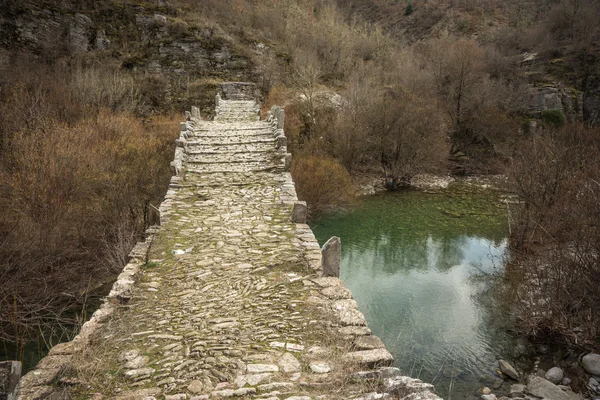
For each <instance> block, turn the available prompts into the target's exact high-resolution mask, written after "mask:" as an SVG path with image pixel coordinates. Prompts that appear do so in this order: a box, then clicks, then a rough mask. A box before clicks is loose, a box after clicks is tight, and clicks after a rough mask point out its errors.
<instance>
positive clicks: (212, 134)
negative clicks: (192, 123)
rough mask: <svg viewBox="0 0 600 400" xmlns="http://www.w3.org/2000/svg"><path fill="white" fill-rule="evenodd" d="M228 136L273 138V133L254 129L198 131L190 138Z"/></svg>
mask: <svg viewBox="0 0 600 400" xmlns="http://www.w3.org/2000/svg"><path fill="white" fill-rule="evenodd" d="M228 136H246V137H261V136H262V137H271V138H272V137H274V135H273V132H272V131H270V130H267V129H261V130H258V129H255V130H252V131H245V132H244V131H238V130H230V131H200V132H194V133H193V134H192V135H191V137H192V138H206V137H208V138H211V137H217V138H218V137H228Z"/></svg>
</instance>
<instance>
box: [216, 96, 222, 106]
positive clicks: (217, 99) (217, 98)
mask: <svg viewBox="0 0 600 400" xmlns="http://www.w3.org/2000/svg"><path fill="white" fill-rule="evenodd" d="M215 105H216V106H217V107H219V106H220V105H221V93H217V95H216V96H215Z"/></svg>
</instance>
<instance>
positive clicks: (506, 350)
mask: <svg viewBox="0 0 600 400" xmlns="http://www.w3.org/2000/svg"><path fill="white" fill-rule="evenodd" d="M312 227H313V230H314V232H315V235H316V236H317V239H318V240H319V243H320V244H321V245H322V244H323V243H324V242H325V241H326V240H327V239H329V237H331V236H339V237H340V238H341V240H342V270H341V279H342V280H343V281H344V282H345V284H346V286H347V287H348V288H349V289H350V290H351V291H352V293H353V295H354V297H355V299H356V300H357V302H358V305H359V308H360V310H361V311H362V312H363V313H364V314H365V317H366V318H367V321H368V323H369V326H370V328H371V329H372V330H373V333H374V334H376V335H378V336H379V337H380V338H381V339H382V340H383V342H384V343H385V344H386V346H387V347H388V349H389V350H390V351H391V352H392V354H394V357H395V358H396V361H395V365H396V366H397V367H400V368H401V369H402V371H403V372H404V373H406V374H409V375H412V376H414V377H419V378H421V379H423V380H425V381H427V382H433V383H434V384H435V386H436V391H437V392H438V394H440V395H441V396H443V397H444V398H446V399H449V398H452V399H456V400H458V399H466V398H470V397H471V396H472V395H473V394H475V393H476V391H477V390H478V389H479V388H480V387H481V386H483V385H487V386H492V382H493V380H494V379H498V378H497V377H494V368H495V366H496V365H497V364H496V363H497V360H498V358H505V359H510V357H509V356H508V354H511V349H512V347H513V346H514V341H513V339H512V338H511V337H510V335H509V334H508V333H507V332H506V331H505V329H504V326H505V324H506V323H505V322H503V319H502V318H500V316H499V315H494V314H495V313H496V314H497V312H492V311H491V310H492V308H491V307H489V304H490V299H491V296H490V293H489V291H488V289H489V288H488V285H489V280H487V279H483V278H482V277H484V276H486V275H487V274H488V273H493V272H498V271H501V270H502V268H503V260H504V255H505V250H506V237H507V232H508V227H507V218H506V212H505V211H504V208H503V206H502V203H500V201H499V199H498V197H497V196H495V195H494V193H492V192H490V191H483V190H481V189H476V188H474V187H469V186H462V187H461V186H460V185H458V186H455V187H454V188H451V189H448V190H445V191H442V192H439V193H424V192H417V191H408V192H401V193H395V194H390V193H385V194H382V195H376V196H369V197H365V198H362V199H361V200H360V202H359V203H358V204H357V206H356V207H355V208H353V210H352V211H350V212H347V213H343V214H338V215H335V216H332V217H328V218H324V219H321V220H319V221H316V222H315V223H314V224H313V226H312ZM498 383H499V382H498Z"/></svg>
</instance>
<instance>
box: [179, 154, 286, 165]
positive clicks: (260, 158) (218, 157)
mask: <svg viewBox="0 0 600 400" xmlns="http://www.w3.org/2000/svg"><path fill="white" fill-rule="evenodd" d="M233 154H235V156H232V155H233ZM283 157H284V155H283V154H279V155H278V154H277V153H275V152H268V153H265V152H263V153H217V154H191V155H189V156H188V159H187V162H188V164H227V163H232V164H239V163H245V162H254V161H256V162H268V161H272V160H274V159H275V160H277V159H279V158H281V159H283Z"/></svg>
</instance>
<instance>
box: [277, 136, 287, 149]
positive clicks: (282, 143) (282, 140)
mask: <svg viewBox="0 0 600 400" xmlns="http://www.w3.org/2000/svg"><path fill="white" fill-rule="evenodd" d="M276 140H277V144H276V147H277V148H278V149H281V148H282V147H286V146H287V138H286V137H285V135H279V136H277V138H276Z"/></svg>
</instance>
